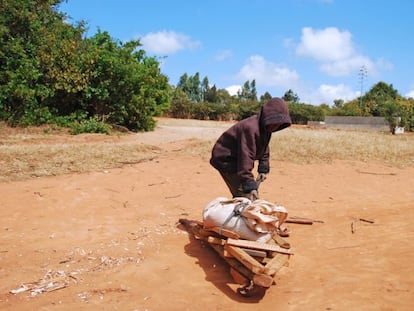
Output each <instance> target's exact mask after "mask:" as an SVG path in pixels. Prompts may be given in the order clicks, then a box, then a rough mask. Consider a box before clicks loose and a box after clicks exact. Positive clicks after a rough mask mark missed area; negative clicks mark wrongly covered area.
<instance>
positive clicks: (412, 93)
mask: <svg viewBox="0 0 414 311" xmlns="http://www.w3.org/2000/svg"><path fill="white" fill-rule="evenodd" d="M405 97H406V98H408V97H411V98H414V90H412V91H410V92H408V93H407V94H405Z"/></svg>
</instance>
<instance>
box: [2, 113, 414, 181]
mask: <svg viewBox="0 0 414 311" xmlns="http://www.w3.org/2000/svg"><path fill="white" fill-rule="evenodd" d="M158 123H159V124H160V125H167V126H177V127H181V130H182V127H183V126H189V127H201V128H203V127H209V128H211V127H213V126H216V127H218V135H219V133H221V132H222V131H224V130H225V129H226V128H227V127H229V126H230V125H231V124H232V123H230V122H213V121H196V120H174V119H160V120H159V121H158ZM45 132H47V134H45ZM156 133H157V132H156V131H155V133H154V134H155V136H156ZM130 138H131V135H129V134H124V135H123V136H117V135H113V136H107V135H78V136H71V135H68V134H67V133H66V132H62V131H60V132H55V131H52V132H50V131H48V130H46V131H45V129H43V130H40V129H36V128H35V129H31V130H30V129H20V130H18V129H10V128H6V127H4V126H3V127H0V181H11V180H21V179H27V178H31V177H37V176H54V175H59V174H65V173H85V172H91V171H97V170H104V169H109V168H114V167H121V166H123V165H125V164H134V163H139V162H142V161H149V160H151V159H154V158H156V157H158V156H159V155H160V154H167V156H168V152H174V153H175V154H176V153H177V152H179V153H186V154H191V155H195V156H200V157H201V158H202V159H204V160H206V161H208V158H209V156H210V152H211V146H212V144H213V143H214V140H211V139H210V138H208V137H203V138H201V139H200V138H197V139H196V138H191V139H187V140H185V142H181V143H183V144H185V146H184V147H182V148H181V149H179V150H177V149H174V150H171V149H169V150H167V148H165V146H163V145H162V144H160V143H157V141H156V140H154V141H153V142H151V143H148V144H143V143H142V142H139V139H136V138H135V137H133V138H134V139H130ZM271 151H272V155H271V157H272V159H274V160H278V161H293V162H296V163H302V164H308V163H321V162H324V163H329V162H332V161H334V160H352V161H376V162H381V163H384V164H386V165H391V166H397V167H407V166H414V135H412V134H411V133H409V134H405V135H399V136H398V135H391V134H389V133H378V132H362V131H339V130H327V129H318V130H316V129H309V128H298V127H292V128H289V129H286V130H284V131H282V132H278V133H275V134H274V135H273V138H272V141H271Z"/></svg>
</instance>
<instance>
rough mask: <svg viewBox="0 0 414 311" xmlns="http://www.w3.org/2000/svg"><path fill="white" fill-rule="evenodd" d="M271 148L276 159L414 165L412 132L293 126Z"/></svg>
mask: <svg viewBox="0 0 414 311" xmlns="http://www.w3.org/2000/svg"><path fill="white" fill-rule="evenodd" d="M270 148H271V152H272V157H273V159H277V160H281V161H293V162H297V163H321V162H328V163H329V162H332V161H334V160H350V161H363V162H366V161H379V162H383V163H384V164H387V165H392V166H398V167H405V166H413V165H414V136H413V135H412V134H406V135H391V134H390V133H384V132H374V131H372V132H371V131H344V130H342V131H341V130H329V129H320V130H314V129H307V128H290V129H286V130H284V131H281V132H277V133H275V134H274V135H273V137H272V141H271V144H270Z"/></svg>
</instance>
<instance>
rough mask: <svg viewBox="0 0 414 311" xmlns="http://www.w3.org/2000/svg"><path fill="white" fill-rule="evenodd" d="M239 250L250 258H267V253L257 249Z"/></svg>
mask: <svg viewBox="0 0 414 311" xmlns="http://www.w3.org/2000/svg"><path fill="white" fill-rule="evenodd" d="M240 249H241V250H242V251H244V252H246V253H247V254H249V255H250V256H252V257H260V258H265V257H267V253H266V252H265V251H259V250H257V249H249V248H240Z"/></svg>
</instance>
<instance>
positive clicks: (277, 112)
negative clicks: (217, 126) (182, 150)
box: [210, 98, 292, 201]
mask: <svg viewBox="0 0 414 311" xmlns="http://www.w3.org/2000/svg"><path fill="white" fill-rule="evenodd" d="M291 124H292V121H291V118H290V114H289V109H288V106H287V103H286V102H285V101H284V100H283V99H281V98H272V99H271V100H269V101H268V102H267V103H265V104H264V105H263V106H262V107H261V109H260V112H259V113H258V114H256V115H253V116H251V117H249V118H246V119H243V120H241V121H239V122H237V123H236V124H234V125H233V126H232V127H230V128H229V129H228V130H226V131H225V132H224V133H223V134H222V135H221V136H220V137H219V138H218V140H217V142H216V143H215V144H214V147H213V149H212V152H211V158H210V164H211V165H212V166H213V167H214V168H215V169H217V170H218V171H219V173H220V175H221V176H222V178H223V179H224V181H225V183H226V185H227V186H228V188H229V190H230V192H231V194H232V195H233V198H234V197H247V198H249V199H250V200H252V201H254V200H255V199H258V185H259V183H260V182H262V181H264V180H265V179H266V176H267V174H268V173H269V171H270V166H269V142H270V139H271V137H272V133H273V132H277V131H280V130H283V129H285V128H287V127H289V126H290V125H291ZM255 161H258V166H257V172H258V177H257V179H255V178H254V175H253V168H254V165H255Z"/></svg>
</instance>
